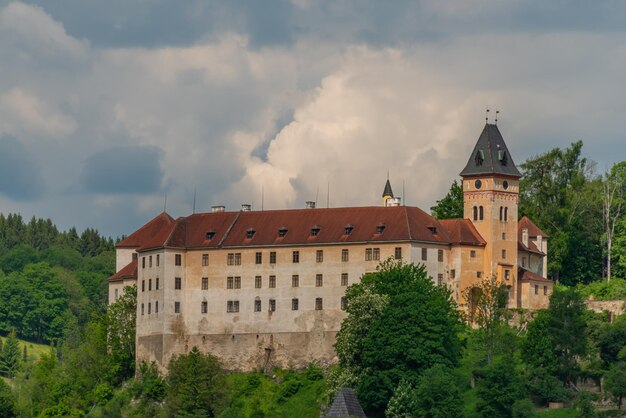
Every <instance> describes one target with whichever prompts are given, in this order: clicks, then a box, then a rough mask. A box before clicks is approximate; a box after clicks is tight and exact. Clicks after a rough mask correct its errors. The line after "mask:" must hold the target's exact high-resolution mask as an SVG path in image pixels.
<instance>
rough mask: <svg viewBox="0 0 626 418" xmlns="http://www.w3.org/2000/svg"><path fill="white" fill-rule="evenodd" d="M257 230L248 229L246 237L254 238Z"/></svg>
mask: <svg viewBox="0 0 626 418" xmlns="http://www.w3.org/2000/svg"><path fill="white" fill-rule="evenodd" d="M255 232H256V231H255V230H254V229H253V228H250V229H248V230H247V231H246V238H252V237H253V236H254V233H255Z"/></svg>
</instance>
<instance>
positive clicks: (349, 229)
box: [343, 225, 354, 235]
mask: <svg viewBox="0 0 626 418" xmlns="http://www.w3.org/2000/svg"><path fill="white" fill-rule="evenodd" d="M353 229H354V227H353V226H352V225H346V226H345V227H344V228H343V234H344V235H350V233H351V232H352V230H353Z"/></svg>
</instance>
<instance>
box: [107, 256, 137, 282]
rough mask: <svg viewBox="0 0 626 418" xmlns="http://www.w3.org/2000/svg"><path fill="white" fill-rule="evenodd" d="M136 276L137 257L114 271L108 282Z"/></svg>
mask: <svg viewBox="0 0 626 418" xmlns="http://www.w3.org/2000/svg"><path fill="white" fill-rule="evenodd" d="M131 278H134V279H136V278H137V259H136V258H135V259H133V261H131V262H130V263H128V265H126V266H125V267H123V268H122V269H121V270H120V271H118V272H117V273H115V274H114V275H113V276H111V277H109V281H110V282H115V281H117V280H124V279H131Z"/></svg>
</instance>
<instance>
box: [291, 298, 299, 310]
mask: <svg viewBox="0 0 626 418" xmlns="http://www.w3.org/2000/svg"><path fill="white" fill-rule="evenodd" d="M291 310H292V311H297V310H298V299H291Z"/></svg>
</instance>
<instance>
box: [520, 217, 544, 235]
mask: <svg viewBox="0 0 626 418" xmlns="http://www.w3.org/2000/svg"><path fill="white" fill-rule="evenodd" d="M523 229H528V236H529V237H537V236H539V235H541V236H542V237H543V238H548V234H546V233H545V232H543V231H542V230H541V229H540V228H539V227H538V226H537V225H535V224H534V223H533V221H531V220H530V219H528V218H527V217H526V216H522V219H520V220H519V222H518V223H517V233H518V235H519V237H520V238H519V239H520V241H521V239H522V238H521V237H522V230H523Z"/></svg>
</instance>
